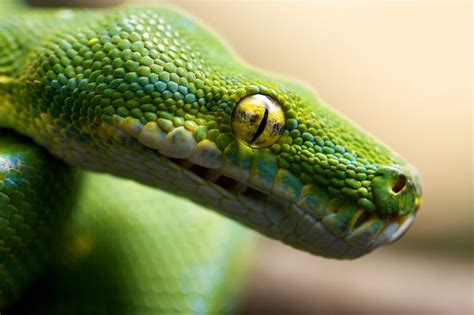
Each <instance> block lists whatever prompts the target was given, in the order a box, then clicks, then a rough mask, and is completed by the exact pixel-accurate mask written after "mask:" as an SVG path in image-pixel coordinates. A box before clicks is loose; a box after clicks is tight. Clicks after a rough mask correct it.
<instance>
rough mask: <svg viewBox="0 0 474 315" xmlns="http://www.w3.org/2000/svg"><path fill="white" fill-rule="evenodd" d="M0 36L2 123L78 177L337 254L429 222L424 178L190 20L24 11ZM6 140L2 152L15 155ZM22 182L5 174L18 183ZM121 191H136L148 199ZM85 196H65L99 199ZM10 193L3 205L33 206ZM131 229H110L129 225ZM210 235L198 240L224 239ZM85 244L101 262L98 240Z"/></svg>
mask: <svg viewBox="0 0 474 315" xmlns="http://www.w3.org/2000/svg"><path fill="white" fill-rule="evenodd" d="M0 31H1V32H0V126H2V127H4V128H8V129H12V130H15V131H16V132H17V133H20V134H22V135H25V136H27V137H28V138H31V139H32V140H33V141H34V142H35V143H37V144H39V145H40V146H42V147H44V148H46V149H47V150H49V152H51V153H52V154H53V155H54V156H56V157H57V158H59V159H60V160H62V161H65V162H66V163H67V164H69V165H73V166H76V167H80V168H84V169H88V170H93V171H100V172H106V173H109V174H112V175H117V176H119V177H125V178H129V179H133V180H135V181H138V182H140V183H143V184H146V185H149V186H153V187H157V188H160V189H162V190H164V191H167V192H169V193H172V194H174V195H178V196H183V197H186V198H188V199H190V200H192V201H194V202H196V203H199V204H201V205H202V206H204V207H208V208H211V209H213V210H216V211H218V212H219V213H221V214H223V215H224V216H226V217H229V218H231V219H234V220H237V221H239V222H240V223H242V224H243V225H245V226H247V227H250V228H252V229H255V230H257V231H259V232H260V233H262V234H264V235H267V236H269V237H272V238H275V239H278V240H281V241H283V242H285V243H287V244H290V245H291V246H294V247H296V248H299V249H302V250H305V251H308V252H310V253H313V254H317V255H321V256H325V257H333V258H355V257H359V256H361V255H364V254H366V253H368V252H370V251H372V250H373V249H374V248H376V247H378V246H380V245H383V244H387V243H391V242H393V241H394V240H396V239H398V238H399V237H400V236H401V235H402V234H403V233H404V232H405V231H406V229H407V227H408V226H409V225H410V224H411V223H412V221H413V218H414V217H415V214H416V210H417V209H418V207H419V204H420V197H421V188H420V185H419V179H418V175H417V172H416V170H415V169H414V168H413V167H411V166H410V165H409V164H407V163H406V162H405V161H404V160H403V159H402V158H401V157H400V156H398V155H397V154H396V153H394V152H393V151H392V150H390V149H388V148H387V147H385V146H384V145H382V144H381V143H380V142H379V141H377V140H375V139H374V138H373V137H371V136H369V135H368V134H367V133H365V132H364V131H362V130H361V129H360V128H359V127H357V126H356V125H355V124H353V123H352V122H350V121H349V120H347V119H346V118H344V117H342V116H341V115H340V114H338V113H336V112H334V111H332V110H331V109H329V107H328V106H327V105H325V104H324V103H323V102H322V101H321V100H320V99H319V98H317V97H316V96H315V95H314V93H313V92H312V91H311V90H309V89H307V88H306V87H304V86H302V85H300V84H297V83H294V82H289V81H286V80H284V79H280V78H278V77H276V76H274V75H271V74H266V73H263V72H262V71H258V70H256V69H254V68H252V67H250V66H248V65H246V64H245V63H243V62H242V61H241V60H240V59H238V58H237V57H236V56H235V54H233V53H232V52H231V51H230V50H229V49H228V48H227V47H226V46H225V45H223V44H222V41H221V40H220V39H218V38H217V37H216V36H215V35H214V34H213V33H211V32H210V31H208V30H207V29H206V28H204V27H203V26H201V25H199V24H198V23H196V22H195V21H193V20H192V19H190V18H189V17H187V16H185V15H183V14H181V13H178V12H176V11H173V10H170V9H167V8H156V7H121V8H117V9H109V10H100V11H97V10H78V11H74V10H57V11H51V10H38V9H31V10H27V9H25V10H18V11H15V13H14V14H9V15H8V16H4V17H2V20H0ZM6 139H7V140H2V141H7V142H5V143H3V145H2V149H3V147H6V148H8V147H10V146H11V144H10V142H9V141H10V140H8V139H9V138H8V137H7V138H6ZM41 154H44V153H41ZM8 155H9V153H6V156H8ZM5 160H7V159H6V158H5ZM0 161H1V160H0ZM0 165H2V164H1V162H0ZM9 165H11V163H10V164H9ZM5 169H9V170H11V169H14V168H13V167H11V166H9V168H6V167H5ZM0 170H1V168H0ZM65 172H66V173H67V172H71V175H70V176H72V177H74V171H71V170H69V169H67V168H65ZM11 176H12V175H10V174H8V173H7V175H4V178H6V180H5V182H8V181H9V178H10V177H11ZM95 176H98V175H95ZM95 180H97V181H99V182H100V181H101V180H102V181H103V182H104V183H105V184H103V186H101V185H99V186H100V187H107V181H108V180H109V179H100V178H97V179H95V178H94V176H93V175H88V176H86V180H85V181H86V182H88V183H89V186H91V185H92V186H93V184H92V183H93V181H95ZM70 181H72V180H70ZM66 182H67V181H66ZM109 185H110V187H115V186H114V185H115V184H112V183H110V184H109ZM117 185H118V186H120V185H122V186H123V188H120V189H123V190H122V191H123V192H127V191H133V190H134V189H135V188H133V187H132V186H133V185H134V184H131V183H127V184H120V183H118V184H117ZM39 186H41V185H39ZM0 187H2V186H0ZM4 187H7V185H5V186H4ZM39 188H40V189H45V187H44V186H43V187H39ZM101 189H105V188H101ZM101 189H96V190H97V192H98V195H99V196H100V195H101V194H103V192H101V191H102V190H101ZM141 189H142V190H143V196H144V200H153V196H152V195H153V193H151V191H150V190H147V189H146V188H141ZM76 190H77V189H76ZM76 190H75V189H69V190H68V191H69V195H68V193H61V198H64V199H67V200H68V201H70V200H75V199H76V198H78V199H77V200H75V203H78V204H81V203H82V200H86V201H84V203H85V204H86V205H87V204H88V202H89V203H92V202H91V201H87V198H86V197H84V196H81V195H80V194H79V196H77V195H78V194H77V193H75V191H76ZM111 190H113V189H112V188H111ZM5 191H6V192H7V193H8V190H5ZM115 191H116V193H117V194H119V189H117V190H115ZM3 194H4V195H5V197H3V198H4V199H3V200H4V201H3V204H5V205H7V204H8V205H12V207H11V208H12V209H16V208H19V207H18V205H17V204H15V198H14V197H11V196H9V195H8V194H6V193H5V192H3ZM157 194H158V193H157ZM160 194H161V193H160ZM41 195H42V194H41ZM57 195H58V194H57V193H56V194H54V192H52V191H51V189H47V190H46V191H45V199H44V200H50V201H51V202H53V203H57V204H58V205H59V204H60V200H59V198H57V197H58V196H57ZM2 196H3V195H0V206H1V205H2V199H1V197H2ZM139 196H140V194H138V193H137V194H136V195H135V194H132V193H130V196H128V193H127V196H124V197H121V198H124V199H121V200H122V201H121V204H124V205H125V204H129V205H130V206H123V207H122V209H125V210H127V209H128V210H127V211H130V208H134V206H133V205H137V207H138V206H139V204H140V207H146V205H147V204H148V202H145V204H141V203H140V202H138V201H136V200H140V197H139ZM145 196H146V198H145ZM163 196H166V197H163V200H168V199H169V198H170V197H169V195H165V194H164V193H163ZM36 197H37V196H36ZM125 197H130V202H127V200H129V199H128V198H125ZM48 198H49V199H48ZM157 198H158V197H157ZM5 200H6V201H5ZM156 200H157V203H159V204H158V205H157V207H159V206H162V207H163V208H164V210H160V211H162V213H161V212H160V214H159V215H160V216H162V217H163V218H164V219H165V220H169V222H168V223H167V224H166V225H165V226H160V229H162V230H160V233H163V234H166V233H168V232H169V233H170V234H172V233H173V232H172V231H173V225H174V224H173V222H174V219H173V218H174V216H176V222H181V223H176V224H182V225H183V224H184V226H185V225H186V224H185V222H186V221H187V218H190V217H191V214H188V213H187V212H185V211H183V212H181V210H173V209H171V208H180V207H181V206H179V207H178V206H176V207H175V206H173V204H172V202H171V201H169V202H168V201H166V202H163V205H161V202H160V201H158V200H159V198H158V199H156ZM176 202H177V205H178V202H183V203H184V201H176ZM15 207H16V208H15ZM183 207H186V208H188V207H192V206H190V205H189V204H185V205H183ZM30 208H31V207H30ZM59 208H60V207H59V206H58V209H59ZM91 208H93V207H91ZM112 208H114V209H115V208H121V207H120V206H114V207H112ZM146 208H149V207H146ZM168 208H169V210H167V209H168ZM1 209H3V208H0V211H1ZM31 210H33V209H29V208H28V209H26V210H25V212H23V214H21V215H20V217H21V216H22V215H23V216H24V215H26V214H25V213H27V212H28V211H31ZM125 210H124V211H125ZM165 210H166V211H169V212H172V214H171V213H170V214H166V213H165ZM11 211H16V210H11ZM117 211H118V210H117ZM127 211H125V212H127ZM59 212H60V211H59ZM59 212H58V213H59ZM86 212H87V211H86ZM105 212H107V211H105ZM55 213H56V212H55ZM98 213H100V211H99V212H98ZM119 213H120V211H118V213H117V215H118V217H120V215H119ZM0 214H2V212H0ZM89 215H92V214H89ZM99 215H100V214H99ZM104 215H110V216H113V214H112V213H106V214H104ZM157 215H158V213H157ZM2 216H5V215H4V214H2V215H0V217H2ZM143 216H144V217H143V218H151V217H153V212H152V211H150V212H149V213H148V212H146V213H144V214H143ZM168 216H169V219H167V218H168ZM180 216H181V217H180ZM58 217H60V216H58ZM143 218H142V217H141V215H138V217H137V219H139V220H143ZM204 218H207V217H206V216H204ZM119 220H120V219H117V221H113V223H111V224H112V226H113V225H115V224H116V225H117V226H121V225H122V224H124V223H120V222H118V221H119ZM193 220H194V219H193ZM205 220H207V219H204V221H205ZM13 222H14V221H13ZM221 222H222V224H223V225H225V224H228V225H229V226H233V225H232V224H233V223H230V222H229V221H225V220H224V221H221V220H218V219H216V222H215V227H214V230H213V231H214V232H215V233H220V232H218V231H219V230H220V229H221V228H220V227H218V226H219V224H220V223H221ZM0 223H1V221H0ZM5 224H6V225H7V226H8V225H12V226H13V227H15V226H17V225H18V224H17V225H15V224H13V223H11V221H8V222H7V223H4V225H5ZM29 224H31V223H29ZM203 224H204V226H206V223H203ZM207 225H209V230H206V229H207V228H204V227H203V228H202V229H203V230H202V231H201V232H200V233H204V234H206V233H209V232H206V231H211V230H212V229H213V227H212V224H207ZM0 228H1V225H0ZM175 228H176V227H175ZM234 228H235V229H236V230H238V229H241V228H239V227H232V229H234ZM112 229H113V228H112ZM112 229H105V230H104V231H110V230H112ZM127 229H128V228H127ZM127 229H125V230H127ZM46 230H48V229H46ZM99 231H100V228H99ZM238 231H239V232H241V231H240V230H238ZM135 232H136V233H137V234H139V231H135ZM15 233H17V232H15ZM99 233H100V232H99ZM144 233H146V232H144ZM21 234H22V232H18V237H20V238H21V237H22V235H21ZM46 234H48V233H46ZM86 234H87V233H86ZM77 235H81V233H79V232H78V233H77ZM217 235H218V234H216V236H215V237H217ZM222 235H224V234H222ZM48 237H49V239H50V240H51V239H52V238H51V237H52V236H48ZM48 237H47V238H46V239H48ZM103 237H105V238H107V237H108V236H106V235H103ZM209 237H210V236H209ZM137 238H139V237H137ZM210 238H211V239H212V237H210ZM78 242H79V244H82V245H83V246H85V248H86V249H85V250H86V252H87V246H88V245H87V244H88V243H87V242H88V241H87V236H86V239H85V241H84V240H83V241H80V240H79V241H78ZM155 242H156V240H155ZM83 243H84V244H85V245H84V244H83ZM119 243H120V244H122V243H127V241H126V240H125V239H124V240H122V242H120V241H119ZM235 243H236V241H232V240H230V241H227V242H226V244H227V245H228V246H229V247H228V248H229V250H230V251H233V250H234V249H235V248H237V247H239V246H237V245H236V244H235ZM28 244H29V243H28ZM82 245H81V246H82ZM128 245H129V246H131V245H130V244H128ZM29 246H30V245H28V248H29ZM81 246H79V248H82V247H81ZM236 246H237V247H236ZM165 247H166V249H167V250H169V252H170V254H171V253H173V252H174V251H173V248H172V247H173V246H172V245H170V246H165ZM218 247H219V246H218ZM209 250H210V251H209V253H212V255H215V254H216V253H218V252H219V250H217V249H215V250H211V249H209ZM80 252H81V251H80V250H79V253H80ZM203 253H204V252H203ZM34 255H36V254H34ZM161 261H163V262H164V261H165V260H161V258H160V262H161ZM136 263H137V264H138V263H139V261H138V259H137V261H136ZM170 264H171V265H172V263H170ZM188 265H190V266H191V265H193V262H192V261H191V260H189V262H188ZM230 265H232V264H229V263H222V264H221V266H223V268H222V269H225V268H228V267H229V266H230ZM240 265H241V266H244V265H245V263H242V264H240ZM240 270H245V268H241V269H240ZM222 283H224V282H222ZM0 288H2V286H0ZM143 290H145V289H143ZM150 303H151V304H153V303H154V302H150ZM112 304H113V303H112ZM188 309H189V308H188Z"/></svg>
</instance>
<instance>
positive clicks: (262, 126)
mask: <svg viewBox="0 0 474 315" xmlns="http://www.w3.org/2000/svg"><path fill="white" fill-rule="evenodd" d="M267 120H268V108H266V107H265V113H264V114H263V119H262V121H261V122H260V125H258V128H257V131H256V132H255V134H254V135H253V138H252V140H250V143H252V142H254V141H255V140H257V138H258V137H259V136H260V135H261V134H262V132H263V131H264V130H265V126H266V125H267Z"/></svg>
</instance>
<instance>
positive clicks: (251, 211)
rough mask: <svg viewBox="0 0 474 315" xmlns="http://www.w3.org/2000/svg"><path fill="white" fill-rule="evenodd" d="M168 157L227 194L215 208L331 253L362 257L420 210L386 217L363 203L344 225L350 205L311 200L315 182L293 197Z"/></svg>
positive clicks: (401, 231)
mask: <svg viewBox="0 0 474 315" xmlns="http://www.w3.org/2000/svg"><path fill="white" fill-rule="evenodd" d="M166 160H167V161H169V162H171V163H173V164H174V165H175V166H177V167H179V168H180V169H181V170H182V172H183V173H185V174H188V176H192V177H193V178H196V180H198V181H200V182H201V183H202V184H204V185H207V187H208V188H210V189H212V190H215V191H217V192H218V193H219V194H221V195H222V196H223V198H221V199H220V202H217V205H216V202H212V201H211V203H210V205H211V206H213V207H214V208H219V209H220V210H221V211H223V212H224V213H225V214H226V215H228V216H230V217H233V218H237V219H238V220H239V221H241V222H242V223H244V224H245V225H247V226H250V227H253V228H255V229H257V230H259V231H260V232H261V233H263V234H265V235H267V236H270V237H273V238H277V239H280V240H282V241H283V242H285V243H288V244H290V245H292V246H294V247H297V248H300V249H303V250H306V251H309V252H312V253H315V254H318V255H323V256H326V257H337V258H356V257H359V256H362V255H364V254H366V253H368V252H370V251H372V250H373V249H375V248H377V247H379V246H381V245H386V244H389V243H392V242H394V241H396V240H397V239H399V238H400V237H401V236H402V235H403V234H404V233H405V232H406V231H407V230H408V228H409V226H410V225H411V224H412V223H413V221H414V218H415V214H416V213H412V214H410V215H405V216H401V217H394V218H391V219H388V220H387V219H385V220H382V219H380V218H378V217H377V216H376V215H374V214H373V213H370V212H368V211H367V210H364V209H361V208H358V209H357V210H356V211H355V214H354V215H353V217H352V219H351V222H350V224H348V225H347V226H345V227H343V228H341V226H340V224H339V223H338V221H340V220H339V219H338V217H337V216H338V212H339V211H344V209H345V207H347V206H348V205H341V204H340V205H339V206H338V205H335V204H337V203H338V201H339V200H338V199H336V198H333V199H330V198H329V199H328V202H322V203H321V204H320V205H319V206H318V205H316V206H315V205H314V204H312V205H310V202H308V200H307V197H308V195H309V193H310V192H311V193H314V192H315V191H314V187H313V186H312V185H311V186H306V188H304V189H302V191H301V194H300V195H299V196H298V197H297V198H296V201H294V200H293V201H292V200H288V199H286V198H282V197H281V196H278V195H275V194H274V193H272V192H271V191H268V190H265V189H263V188H262V187H258V186H256V185H255V184H252V183H249V182H248V181H245V182H244V181H242V180H239V179H236V178H233V177H230V176H228V175H226V174H225V170H222V169H211V168H207V167H204V166H201V165H198V164H194V163H192V162H190V161H189V160H187V159H177V158H166ZM308 187H310V188H311V189H309V188H308ZM209 192H210V190H207V193H209ZM312 196H313V197H314V195H312ZM201 197H202V196H201ZM226 198H228V199H227V201H226ZM325 198H328V197H327V196H325V195H324V194H323V193H320V194H319V200H318V201H321V200H323V199H325ZM196 199H200V196H198V197H197V198H196Z"/></svg>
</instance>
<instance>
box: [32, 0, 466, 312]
mask: <svg viewBox="0 0 474 315" xmlns="http://www.w3.org/2000/svg"><path fill="white" fill-rule="evenodd" d="M32 1H33V0H32ZM36 1H38V0H36ZM76 2H77V3H79V4H82V5H84V4H85V3H86V2H87V3H92V4H94V5H98V4H100V3H102V4H104V2H105V3H108V4H110V3H117V2H119V0H104V1H102V2H101V1H95V0H87V1H84V0H82V1H80V0H79V1H76ZM148 2H150V1H148ZM151 2H153V3H163V2H168V3H173V4H174V5H175V6H176V7H179V8H181V9H183V10H185V11H187V12H190V13H191V14H193V15H195V16H196V17H198V18H199V19H200V20H202V21H204V22H205V23H207V24H208V25H209V26H211V27H212V28H214V29H215V30H217V31H218V32H219V33H220V34H221V35H222V37H223V38H225V39H226V40H227V41H228V43H229V44H230V45H231V46H232V47H233V48H234V50H235V51H236V52H238V53H239V54H240V55H241V56H242V57H243V58H244V59H245V60H247V61H248V62H250V63H251V64H253V65H256V66H259V67H261V68H264V69H267V70H270V71H274V72H277V73H281V74H285V75H287V76H290V77H294V78H298V79H299V80H302V81H305V82H306V83H307V84H308V85H310V86H312V87H313V88H314V89H316V90H317V91H318V93H319V94H320V95H321V96H322V98H323V99H325V100H326V101H327V102H328V103H329V104H332V106H333V107H334V108H336V109H338V110H339V111H341V112H343V113H345V114H346V115H347V116H348V117H350V118H351V119H352V120H354V121H356V122H357V123H358V124H359V125H361V126H363V127H364V128H365V129H367V130H368V131H370V132H371V133H373V134H375V135H376V136H377V137H379V138H380V139H382V140H383V141H384V142H386V143H387V144H388V145H389V146H391V147H392V148H394V149H395V150H397V151H398V152H400V153H401V154H402V155H403V156H405V157H406V158H407V159H408V160H409V161H410V162H412V163H413V164H414V165H416V166H417V167H418V168H419V170H420V172H421V174H422V177H423V179H424V200H423V205H422V209H421V211H420V212H419V216H418V218H417V220H416V221H415V224H414V226H413V227H412V229H411V230H410V231H409V233H407V235H406V236H405V237H404V238H403V239H402V240H401V241H399V242H398V243H397V244H395V245H392V246H390V247H387V248H383V249H380V250H378V251H376V252H375V253H373V254H371V255H369V256H367V257H364V258H362V259H359V260H356V261H352V262H339V261H333V260H325V259H322V258H318V257H312V256H310V255H308V254H305V253H300V252H297V251H295V250H293V249H291V248H289V247H286V246H283V245H281V244H280V243H277V242H273V241H270V240H267V241H266V242H265V244H264V246H263V247H262V252H261V255H260V257H259V259H258V263H257V266H256V270H255V273H254V277H253V280H252V283H251V284H250V286H249V288H248V290H247V293H246V301H245V303H244V305H243V307H242V310H241V312H242V313H248V314H257V313H258V314H260V313H271V314H276V313H280V314H283V313H285V314H286V313H288V314H295V313H305V314H335V313H351V314H353V313H358V314H359V313H363V314H386V313H390V314H468V313H471V312H473V311H474V310H473V269H472V249H473V248H472V236H473V234H472V223H473V220H472V219H473V217H472V210H473V209H472V208H473V207H472V206H473V199H472V193H473V187H472V177H473V173H472V168H473V162H472V155H473V139H472V136H473V133H472V121H473V113H472V107H473V104H472V97H473V94H472V70H473V68H472V56H473V55H472V53H473V51H472V42H473V33H472V3H471V2H468V1H464V2H461V1H448V0H446V1H436V2H435V1H409V0H406V1H368V0H361V1H300V2H295V1H291V2H290V1H261V2H252V1H240V2H231V1H151Z"/></svg>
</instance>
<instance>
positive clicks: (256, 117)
mask: <svg viewBox="0 0 474 315" xmlns="http://www.w3.org/2000/svg"><path fill="white" fill-rule="evenodd" d="M284 125H285V114H284V113H283V110H282V108H281V106H280V104H278V103H277V102H276V101H275V100H273V99H272V98H270V97H268V96H266V95H262V94H255V95H251V96H247V97H245V98H243V99H242V100H240V102H239V103H238V104H237V105H236V106H235V108H234V112H233V113H232V130H233V131H234V134H235V135H236V136H237V138H238V139H239V140H240V141H242V142H244V143H245V144H246V145H248V146H250V147H252V148H266V147H269V146H271V145H272V144H274V143H275V142H277V140H278V139H279V138H280V136H281V134H282V133H283V126H284Z"/></svg>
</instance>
